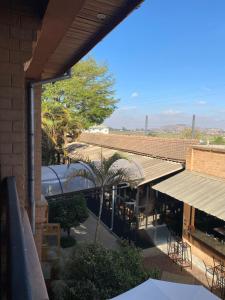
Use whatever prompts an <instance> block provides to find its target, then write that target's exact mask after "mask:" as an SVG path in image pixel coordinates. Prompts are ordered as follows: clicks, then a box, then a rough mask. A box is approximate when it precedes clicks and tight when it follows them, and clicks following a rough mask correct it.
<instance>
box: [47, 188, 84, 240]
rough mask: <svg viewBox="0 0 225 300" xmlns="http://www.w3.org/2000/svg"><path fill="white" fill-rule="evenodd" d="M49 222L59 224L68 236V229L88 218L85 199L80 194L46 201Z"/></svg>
mask: <svg viewBox="0 0 225 300" xmlns="http://www.w3.org/2000/svg"><path fill="white" fill-rule="evenodd" d="M48 205H49V222H50V223H60V226H61V228H62V229H63V230H65V231H67V233H68V236H69V235H70V228H71V227H75V226H78V225H79V224H80V223H82V222H84V221H85V220H86V219H87V217H88V210H87V205H86V201H85V198H84V196H83V195H82V194H74V195H70V196H66V195H62V197H61V198H58V197H57V198H55V199H52V200H49V201H48Z"/></svg>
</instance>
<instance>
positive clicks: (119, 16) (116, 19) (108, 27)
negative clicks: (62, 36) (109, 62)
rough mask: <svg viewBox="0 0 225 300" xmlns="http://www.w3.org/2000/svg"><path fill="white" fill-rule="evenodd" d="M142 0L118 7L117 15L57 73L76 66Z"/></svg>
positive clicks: (128, 2) (132, 0) (130, 1)
mask: <svg viewBox="0 0 225 300" xmlns="http://www.w3.org/2000/svg"><path fill="white" fill-rule="evenodd" d="M143 1H144V0H128V1H126V4H125V5H124V6H123V7H120V8H119V9H118V11H117V13H116V14H115V15H114V16H112V17H111V21H110V22H109V23H107V24H105V25H103V26H101V28H100V29H99V30H97V32H95V33H94V35H92V37H91V39H89V40H88V41H87V42H86V43H85V44H84V45H82V47H81V48H80V49H79V51H76V52H75V53H74V54H73V56H72V57H71V58H70V59H69V60H68V61H67V62H65V64H64V66H63V68H62V69H61V70H59V73H63V72H65V71H66V70H67V69H68V68H70V67H71V66H73V65H74V64H76V63H77V62H78V61H79V60H80V59H81V58H82V57H83V56H85V55H86V54H87V53H88V52H89V51H90V50H91V49H92V48H93V47H94V46H95V45H96V44H98V43H99V42H100V41H101V40H102V39H103V38H104V37H105V36H106V35H107V34H108V33H109V32H111V31H112V30H113V29H114V28H115V27H116V26H117V25H118V24H119V23H121V22H122V21H123V20H124V19H125V18H126V17H127V16H128V15H129V14H130V13H131V12H132V11H133V10H134V9H135V8H136V7H137V6H138V5H140V4H141V3H142V2H143Z"/></svg>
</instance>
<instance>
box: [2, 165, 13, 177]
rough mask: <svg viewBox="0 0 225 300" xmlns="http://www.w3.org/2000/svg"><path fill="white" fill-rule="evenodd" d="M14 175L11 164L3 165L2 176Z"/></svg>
mask: <svg viewBox="0 0 225 300" xmlns="http://www.w3.org/2000/svg"><path fill="white" fill-rule="evenodd" d="M12 175H13V171H12V167H11V166H1V178H5V177H9V176H12Z"/></svg>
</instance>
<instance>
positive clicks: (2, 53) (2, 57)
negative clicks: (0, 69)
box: [0, 48, 9, 62]
mask: <svg viewBox="0 0 225 300" xmlns="http://www.w3.org/2000/svg"><path fill="white" fill-rule="evenodd" d="M0 62H9V50H8V49H2V48H0Z"/></svg>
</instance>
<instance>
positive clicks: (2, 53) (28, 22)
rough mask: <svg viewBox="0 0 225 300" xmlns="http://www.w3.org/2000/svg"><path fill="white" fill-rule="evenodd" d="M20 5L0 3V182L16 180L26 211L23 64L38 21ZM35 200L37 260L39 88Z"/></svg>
mask: <svg viewBox="0 0 225 300" xmlns="http://www.w3.org/2000/svg"><path fill="white" fill-rule="evenodd" d="M23 2H25V1H22V0H21V1H17V0H15V1H14V0H12V1H5V3H4V1H1V3H0V178H1V180H2V179H3V178H4V177H7V176H16V181H17V189H18V194H19V199H20V203H21V206H24V207H27V208H28V203H29V202H28V197H27V98H26V81H25V72H24V63H25V62H26V61H28V60H29V59H30V58H31V56H32V46H33V45H34V42H35V40H36V33H37V30H38V28H39V26H40V24H39V23H40V21H39V20H38V19H37V18H36V17H35V15H34V13H33V11H32V9H31V7H29V6H28V5H23V4H22V3H23ZM26 3H28V4H29V1H26ZM35 199H36V203H37V205H36V207H37V208H36V223H37V230H36V235H35V241H36V245H37V250H38V254H39V256H41V244H42V223H44V222H46V221H47V203H46V202H44V201H41V87H37V88H35ZM28 211H29V210H28Z"/></svg>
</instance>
